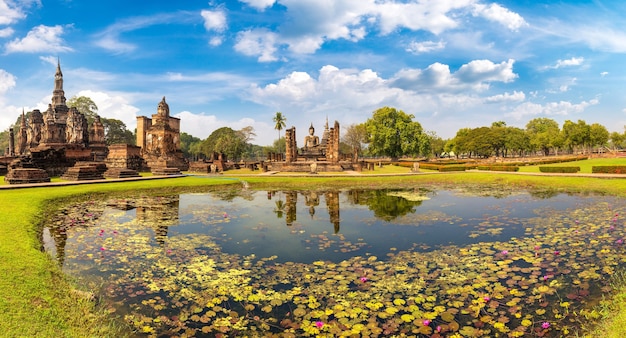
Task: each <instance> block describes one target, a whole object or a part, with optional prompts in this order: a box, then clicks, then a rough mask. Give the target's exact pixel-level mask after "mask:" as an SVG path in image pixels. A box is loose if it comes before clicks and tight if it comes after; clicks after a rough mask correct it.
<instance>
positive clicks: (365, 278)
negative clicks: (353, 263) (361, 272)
mask: <svg viewBox="0 0 626 338" xmlns="http://www.w3.org/2000/svg"><path fill="white" fill-rule="evenodd" d="M359 279H360V280H361V282H363V283H365V282H367V277H361V278H359Z"/></svg>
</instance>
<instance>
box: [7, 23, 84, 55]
mask: <svg viewBox="0 0 626 338" xmlns="http://www.w3.org/2000/svg"><path fill="white" fill-rule="evenodd" d="M63 33H64V27H63V26H59V25H56V26H45V25H39V26H36V27H35V28H33V29H32V30H31V31H30V32H28V34H26V37H24V38H23V39H15V40H13V41H10V42H8V43H7V44H6V45H5V51H6V53H7V54H8V53H17V52H23V53H38V52H69V51H72V48H70V47H68V46H65V43H64V41H63V39H61V35H63Z"/></svg>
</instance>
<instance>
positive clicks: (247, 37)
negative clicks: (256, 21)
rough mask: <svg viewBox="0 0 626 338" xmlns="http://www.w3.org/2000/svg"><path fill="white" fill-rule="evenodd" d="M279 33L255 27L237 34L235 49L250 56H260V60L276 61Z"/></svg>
mask: <svg viewBox="0 0 626 338" xmlns="http://www.w3.org/2000/svg"><path fill="white" fill-rule="evenodd" d="M276 39H277V35H276V34H275V33H273V32H270V31H268V30H266V29H254V30H247V31H243V32H240V33H239V34H238V35H237V43H235V50H236V51H238V52H240V53H242V54H244V55H248V56H258V60H259V62H269V61H276V60H278V58H277V57H276V56H275V55H274V53H276V50H277V47H276Z"/></svg>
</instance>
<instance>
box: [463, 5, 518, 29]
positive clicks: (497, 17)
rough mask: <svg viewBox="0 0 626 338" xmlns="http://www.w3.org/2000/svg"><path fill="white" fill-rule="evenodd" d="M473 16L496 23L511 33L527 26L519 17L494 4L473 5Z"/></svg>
mask: <svg viewBox="0 0 626 338" xmlns="http://www.w3.org/2000/svg"><path fill="white" fill-rule="evenodd" d="M473 14H474V15H475V16H481V17H483V18H485V19H487V20H489V21H493V22H497V23H499V24H501V25H503V26H505V27H507V28H508V29H510V30H512V31H517V30H519V29H520V28H522V27H524V26H528V23H526V21H525V20H524V18H523V17H522V16H521V15H519V14H517V13H515V12H512V11H510V10H509V9H507V8H504V7H502V6H500V5H499V4H496V3H492V4H490V5H483V4H475V5H474V6H473Z"/></svg>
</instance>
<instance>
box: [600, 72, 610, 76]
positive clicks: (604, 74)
mask: <svg viewBox="0 0 626 338" xmlns="http://www.w3.org/2000/svg"><path fill="white" fill-rule="evenodd" d="M607 75H609V72H602V73H600V76H602V77H605V76H607Z"/></svg>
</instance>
